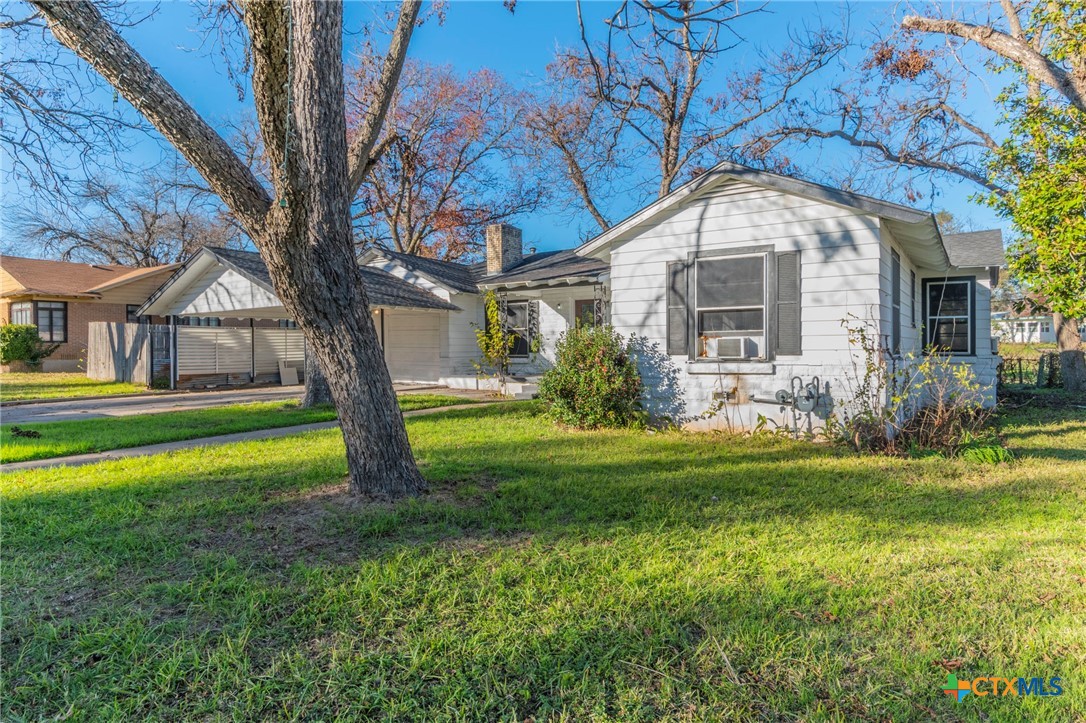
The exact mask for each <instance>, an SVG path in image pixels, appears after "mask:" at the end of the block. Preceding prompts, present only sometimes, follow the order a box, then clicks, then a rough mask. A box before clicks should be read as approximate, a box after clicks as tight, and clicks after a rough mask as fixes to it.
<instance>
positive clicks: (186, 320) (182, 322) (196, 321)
mask: <svg viewBox="0 0 1086 723" xmlns="http://www.w3.org/2000/svg"><path fill="white" fill-rule="evenodd" d="M177 324H178V325H179V326H222V319H218V318H215V317H210V316H179V317H177Z"/></svg>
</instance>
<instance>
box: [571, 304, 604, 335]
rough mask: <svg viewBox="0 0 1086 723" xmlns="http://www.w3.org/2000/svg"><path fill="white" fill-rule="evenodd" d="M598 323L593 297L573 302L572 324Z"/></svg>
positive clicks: (593, 324)
mask: <svg viewBox="0 0 1086 723" xmlns="http://www.w3.org/2000/svg"><path fill="white" fill-rule="evenodd" d="M599 323H600V319H599V314H598V313H597V312H596V301H595V299H581V300H579V301H574V302H573V325H574V326H575V327H577V328H580V327H582V326H596V325H598V324H599Z"/></svg>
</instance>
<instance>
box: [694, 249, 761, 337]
mask: <svg viewBox="0 0 1086 723" xmlns="http://www.w3.org/2000/svg"><path fill="white" fill-rule="evenodd" d="M766 286H767V284H766V256H765V254H753V255H746V256H722V257H717V258H703V259H698V260H697V265H696V267H695V279H694V304H695V323H696V324H697V339H698V347H697V355H698V356H699V357H715V358H764V357H765V356H766V353H765V352H766Z"/></svg>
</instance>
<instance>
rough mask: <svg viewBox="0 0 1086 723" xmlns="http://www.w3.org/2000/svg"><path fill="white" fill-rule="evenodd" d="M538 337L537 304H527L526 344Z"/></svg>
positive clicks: (530, 302)
mask: <svg viewBox="0 0 1086 723" xmlns="http://www.w3.org/2000/svg"><path fill="white" fill-rule="evenodd" d="M537 336H539V302H538V301H529V302H528V344H529V345H531V343H532V340H533V339H535V338H536V337H537Z"/></svg>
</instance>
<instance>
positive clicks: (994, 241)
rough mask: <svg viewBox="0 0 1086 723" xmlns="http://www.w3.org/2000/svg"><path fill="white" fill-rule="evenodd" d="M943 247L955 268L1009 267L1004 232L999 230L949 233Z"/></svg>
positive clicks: (944, 237) (945, 236)
mask: <svg viewBox="0 0 1086 723" xmlns="http://www.w3.org/2000/svg"><path fill="white" fill-rule="evenodd" d="M943 245H944V246H946V252H947V255H948V256H950V263H951V264H952V265H954V266H958V267H969V266H983V267H986V268H991V267H993V266H995V267H1001V266H1006V265H1007V257H1006V256H1005V255H1004V253H1003V232H1002V231H1000V230H999V229H997V228H996V229H989V230H987V231H970V232H969V233H949V234H946V235H944V236H943Z"/></svg>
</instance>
